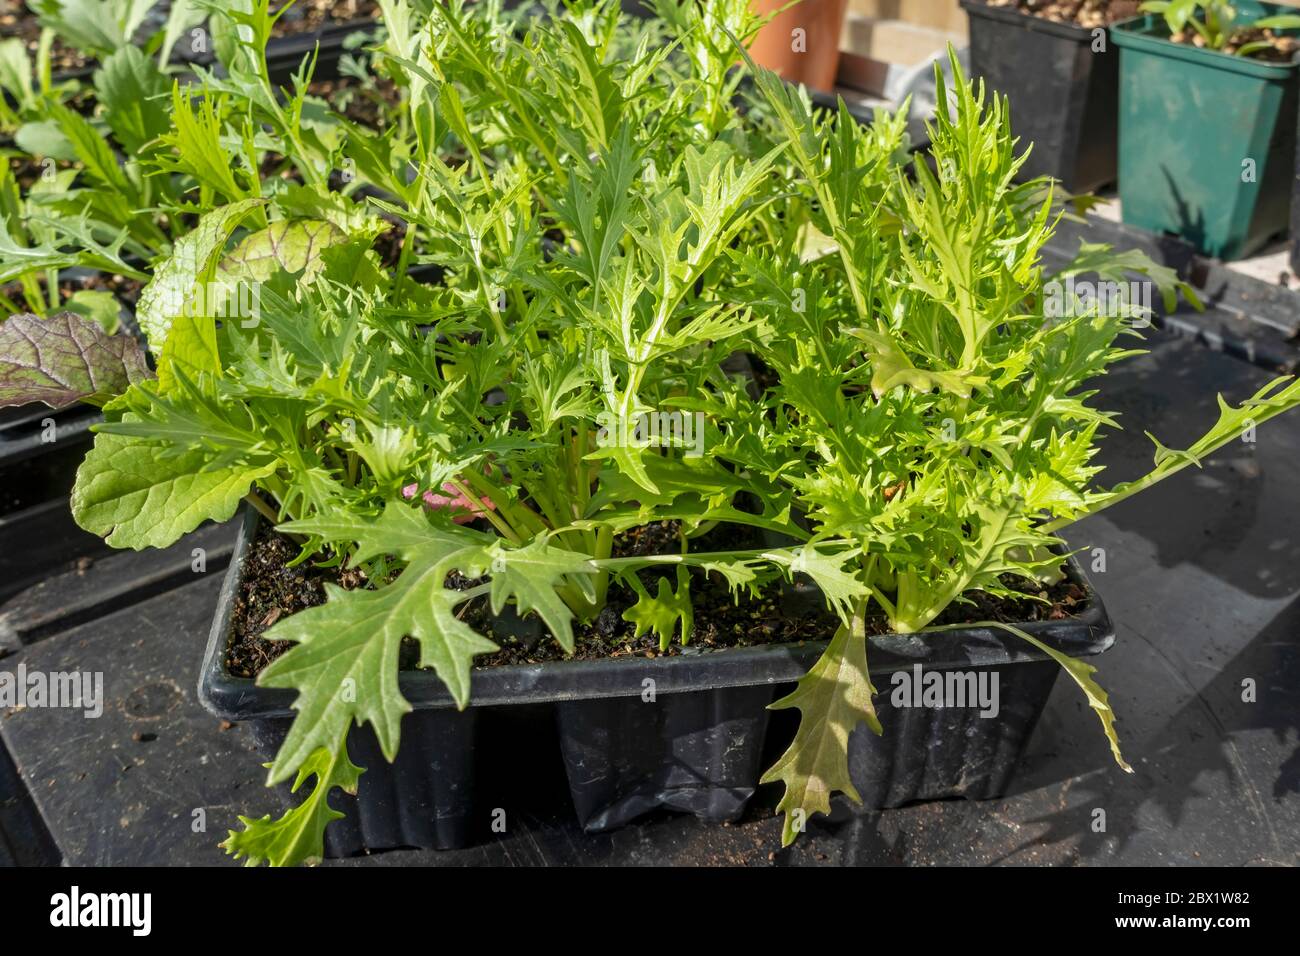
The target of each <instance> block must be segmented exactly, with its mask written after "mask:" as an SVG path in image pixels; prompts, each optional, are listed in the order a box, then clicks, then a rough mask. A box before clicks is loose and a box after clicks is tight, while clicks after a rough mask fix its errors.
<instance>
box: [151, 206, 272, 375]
mask: <svg viewBox="0 0 1300 956" xmlns="http://www.w3.org/2000/svg"><path fill="white" fill-rule="evenodd" d="M262 204H263V200H261V199H243V200H240V201H239V202H235V203H231V204H230V205H228V206H222V207H220V208H219V209H214V210H212V212H210V213H208V214H206V215H205V216H203V217H202V218H201V219H199V221H198V223H197V224H196V225H195V227H194V229H193V230H191V231H190V232H188V233H186V234H185V235H184V236H182V237H181V238H180V239H178V240H177V242H176V245H175V248H173V249H172V254H171V255H170V256H169V257H168V258H167V259H165V260H164V261H163V262H162V263H161V264H159V265H158V267H157V268H156V269H155V270H154V274H153V280H152V281H151V282H150V283H149V284H148V285H146V286H145V287H144V289H142V290H141V292H140V301H139V304H138V305H137V307H136V318H137V319H138V320H139V323H140V329H141V330H142V331H143V332H144V334H145V337H146V338H147V339H148V340H149V348H150V350H151V351H152V352H153V353H154V354H155V355H161V354H162V347H163V343H164V342H165V341H166V340H167V330H168V329H169V328H170V327H171V323H172V319H174V318H175V317H176V316H178V315H180V314H181V313H182V312H183V311H185V310H186V309H187V308H192V307H193V306H192V303H193V301H194V298H195V294H196V283H199V282H210V281H211V280H212V277H213V272H214V271H215V267H216V263H217V261H218V259H219V257H220V255H221V252H222V250H223V249H224V248H225V245H226V241H227V240H228V239H229V238H230V234H231V233H232V232H234V231H235V228H236V227H237V226H238V225H239V223H240V221H242V220H243V218H244V217H245V216H247V215H248V214H249V213H250V212H252V211H253V210H254V209H256V208H257V207H258V206H261V205H262ZM199 295H200V296H204V297H206V296H207V295H208V292H207V291H206V290H203V291H200V292H199Z"/></svg>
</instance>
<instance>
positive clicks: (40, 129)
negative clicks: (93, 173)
mask: <svg viewBox="0 0 1300 956" xmlns="http://www.w3.org/2000/svg"><path fill="white" fill-rule="evenodd" d="M14 143H15V144H16V145H17V146H18V148H19V149H21V150H22V151H23V152H24V153H28V154H29V155H32V156H40V157H49V158H50V159H58V160H62V161H63V162H65V163H74V162H76V161H77V151H76V149H75V148H74V147H73V145H72V141H71V140H70V139H68V137H67V136H66V135H65V134H64V132H63V129H62V128H61V127H60V126H59V124H58V123H57V122H56V121H54V120H52V119H43V120H33V121H32V122H30V123H24V124H23V125H22V126H20V127H18V130H17V131H16V132H15V133H14Z"/></svg>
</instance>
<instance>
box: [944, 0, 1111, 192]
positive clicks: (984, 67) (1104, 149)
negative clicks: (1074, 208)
mask: <svg viewBox="0 0 1300 956" xmlns="http://www.w3.org/2000/svg"><path fill="white" fill-rule="evenodd" d="M961 5H962V8H963V9H965V11H966V13H967V14H968V15H969V18H970V72H971V75H972V76H976V77H983V78H984V81H985V83H986V84H987V85H988V87H990V88H991V89H993V90H996V91H997V92H998V93H1002V94H1005V95H1006V97H1007V99H1008V100H1009V101H1010V103H1011V123H1012V129H1013V130H1014V132H1015V134H1016V135H1017V136H1018V137H1019V138H1020V143H1019V148H1020V149H1024V148H1025V147H1026V146H1028V145H1029V144H1030V143H1032V144H1033V151H1032V152H1031V153H1030V155H1029V159H1028V160H1027V161H1026V163H1025V165H1024V167H1023V168H1022V170H1021V172H1020V176H1021V178H1022V179H1032V178H1034V177H1035V176H1052V177H1054V178H1056V179H1059V180H1060V181H1061V182H1062V183H1064V185H1065V188H1066V189H1068V190H1069V191H1070V192H1074V193H1081V192H1088V191H1090V190H1094V189H1097V188H1098V187H1100V186H1105V185H1107V184H1108V183H1112V182H1114V181H1115V179H1116V177H1117V175H1118V159H1117V153H1118V139H1119V125H1118V119H1117V113H1116V111H1117V108H1118V102H1119V52H1118V51H1117V50H1115V49H1112V48H1111V47H1110V46H1109V45H1105V49H1104V50H1102V51H1098V52H1093V46H1094V44H1095V41H1096V39H1097V38H1096V36H1095V34H1094V31H1092V30H1089V29H1086V28H1084V27H1081V26H1076V25H1074V24H1066V23H1056V22H1054V21H1051V20H1045V19H1043V18H1041V17H1035V16H1031V15H1029V14H1027V13H1020V12H1019V11H1017V10H1011V9H1007V8H1003V7H990V6H987V5H986V4H985V3H983V2H982V0H961ZM1103 39H1104V38H1103Z"/></svg>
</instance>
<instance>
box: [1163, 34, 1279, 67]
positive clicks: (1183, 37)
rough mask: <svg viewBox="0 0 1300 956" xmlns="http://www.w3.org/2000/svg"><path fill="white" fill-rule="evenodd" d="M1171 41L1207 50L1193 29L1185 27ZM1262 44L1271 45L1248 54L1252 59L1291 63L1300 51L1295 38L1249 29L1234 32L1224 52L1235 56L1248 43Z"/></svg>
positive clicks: (1203, 39)
mask: <svg viewBox="0 0 1300 956" xmlns="http://www.w3.org/2000/svg"><path fill="white" fill-rule="evenodd" d="M1169 39H1170V40H1172V41H1173V42H1174V43H1184V44H1187V45H1189V46H1194V47H1198V48H1199V49H1202V50H1203V49H1205V38H1204V37H1203V36H1201V35H1200V34H1199V33H1197V32H1196V31H1195V30H1194V29H1192V28H1191V27H1184V28H1183V31H1182V32H1181V33H1175V34H1174V35H1173V36H1171V37H1170V38H1169ZM1260 42H1264V43H1268V44H1271V45H1270V46H1269V47H1268V48H1266V49H1262V50H1256V51H1255V52H1253V53H1250V54H1248V57H1249V58H1250V59H1252V60H1265V61H1267V62H1269V63H1290V62H1291V60H1292V59H1293V58H1294V57H1295V54H1296V51H1297V50H1300V41H1297V40H1296V38H1295V37H1292V36H1284V35H1278V34H1276V33H1274V32H1273V31H1272V30H1260V29H1257V28H1255V27H1249V28H1246V29H1242V30H1237V31H1236V32H1234V33H1233V34H1232V36H1231V37H1230V38H1229V39H1228V42H1227V44H1226V45H1225V46H1224V47H1223V50H1222V52H1223V53H1230V54H1233V55H1235V54H1236V53H1237V51H1238V50H1240V49H1241V48H1242V47H1243V46H1245V45H1246V44H1247V43H1260Z"/></svg>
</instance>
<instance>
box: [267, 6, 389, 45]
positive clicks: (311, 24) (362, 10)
mask: <svg viewBox="0 0 1300 956" xmlns="http://www.w3.org/2000/svg"><path fill="white" fill-rule="evenodd" d="M273 6H274V7H275V8H277V9H278V8H279V7H282V6H284V4H282V3H280V4H273ZM378 16H379V4H378V3H376V2H375V0H298V2H297V3H295V4H294V5H293V6H291V7H290V8H289V9H288V11H287V12H286V13H285V14H284V16H282V17H280V19H279V20H277V21H276V24H275V29H274V30H273V31H272V36H277V37H283V36H293V35H295V34H298V33H310V32H311V31H313V30H319V29H320V28H321V27H330V26H336V25H338V24H340V23H350V22H351V21H353V20H374V19H375V18H377V17H378Z"/></svg>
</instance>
